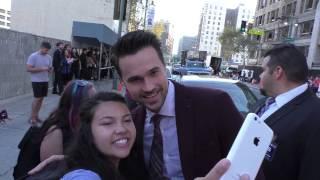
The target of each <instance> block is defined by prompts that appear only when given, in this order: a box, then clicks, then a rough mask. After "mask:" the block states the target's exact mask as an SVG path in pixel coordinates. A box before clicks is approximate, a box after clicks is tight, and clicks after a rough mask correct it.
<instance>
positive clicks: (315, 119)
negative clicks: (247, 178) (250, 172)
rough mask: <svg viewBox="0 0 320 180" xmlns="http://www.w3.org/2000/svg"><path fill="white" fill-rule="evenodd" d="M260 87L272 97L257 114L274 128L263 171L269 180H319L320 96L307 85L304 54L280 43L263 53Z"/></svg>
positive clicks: (306, 67)
mask: <svg viewBox="0 0 320 180" xmlns="http://www.w3.org/2000/svg"><path fill="white" fill-rule="evenodd" d="M262 68H263V72H262V73H261V75H260V78H261V81H260V89H261V91H262V92H263V93H264V94H266V95H267V96H269V97H270V98H268V100H267V102H268V103H266V105H264V106H263V107H261V108H260V109H259V110H258V111H257V114H259V115H260V116H261V119H263V120H265V122H266V123H267V124H268V125H269V126H270V127H271V128H272V130H273V131H274V135H275V136H274V140H273V142H272V144H271V146H270V148H269V151H268V153H267V154H266V158H265V161H264V163H263V171H264V175H265V177H266V179H268V180H278V179H281V180H315V179H320V171H319V162H320V141H319V137H320V99H319V98H318V97H316V96H315V94H314V93H313V92H312V91H311V90H310V89H309V88H308V84H307V76H308V66H307V60H306V58H305V56H304V55H303V54H302V53H301V52H300V51H299V50H298V49H297V48H296V47H295V46H294V45H290V44H284V45H280V46H277V47H275V48H273V49H271V50H269V51H268V52H266V54H265V56H264V61H263V63H262Z"/></svg>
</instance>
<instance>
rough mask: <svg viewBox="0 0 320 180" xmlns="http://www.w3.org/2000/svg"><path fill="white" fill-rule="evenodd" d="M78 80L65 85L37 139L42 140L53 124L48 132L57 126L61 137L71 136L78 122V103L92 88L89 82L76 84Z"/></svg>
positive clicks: (86, 96) (87, 95)
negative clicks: (61, 134)
mask: <svg viewBox="0 0 320 180" xmlns="http://www.w3.org/2000/svg"><path fill="white" fill-rule="evenodd" d="M78 81H79V80H75V81H71V82H70V83H69V84H68V85H67V86H66V87H65V89H64V91H63V93H62V95H61V98H60V101H59V105H58V107H57V108H56V109H55V110H54V111H53V112H51V113H50V115H49V117H48V118H47V119H46V121H45V122H44V124H43V126H42V128H41V137H39V141H42V139H43V138H44V137H45V136H46V134H47V131H48V130H49V129H50V128H51V127H53V126H55V128H53V129H51V130H50V132H51V131H53V130H54V129H56V128H59V129H61V130H62V132H63V137H67V136H72V134H73V133H74V132H75V131H76V129H78V127H79V123H80V119H79V109H80V104H81V103H82V102H83V101H84V100H85V99H88V98H89V94H90V90H91V89H92V88H93V84H91V83H88V84H87V85H84V86H81V85H78V84H79V82H78ZM82 82H85V81H82ZM82 84H83V83H82ZM50 132H48V133H50ZM69 138H71V137H69Z"/></svg>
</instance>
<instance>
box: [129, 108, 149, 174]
mask: <svg viewBox="0 0 320 180" xmlns="http://www.w3.org/2000/svg"><path fill="white" fill-rule="evenodd" d="M132 116H133V119H134V123H135V126H136V131H137V134H136V143H135V146H136V147H135V148H136V151H135V156H136V158H137V159H139V160H141V161H142V162H140V164H143V165H144V166H143V167H141V168H142V169H145V170H146V165H145V163H144V162H145V159H144V151H143V141H144V138H143V136H144V123H145V119H146V109H145V107H142V106H140V107H138V108H137V109H136V111H134V112H133V114H132Z"/></svg>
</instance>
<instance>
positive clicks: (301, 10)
mask: <svg viewBox="0 0 320 180" xmlns="http://www.w3.org/2000/svg"><path fill="white" fill-rule="evenodd" d="M304 3H305V0H302V1H301V6H300V14H301V13H303V7H304Z"/></svg>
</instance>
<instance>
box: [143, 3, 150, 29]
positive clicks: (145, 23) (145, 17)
mask: <svg viewBox="0 0 320 180" xmlns="http://www.w3.org/2000/svg"><path fill="white" fill-rule="evenodd" d="M148 6H149V0H146V9H145V11H144V24H143V28H144V29H147V20H146V19H147V11H148Z"/></svg>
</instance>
